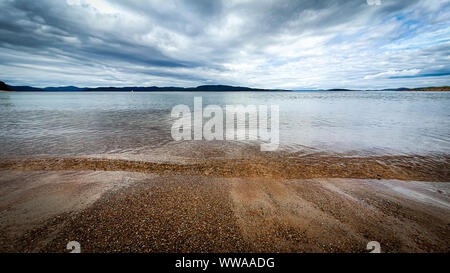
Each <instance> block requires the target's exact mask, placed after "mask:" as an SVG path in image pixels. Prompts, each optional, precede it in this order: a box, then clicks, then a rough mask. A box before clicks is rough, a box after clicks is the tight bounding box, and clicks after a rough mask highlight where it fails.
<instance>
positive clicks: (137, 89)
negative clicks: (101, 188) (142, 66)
mask: <svg viewBox="0 0 450 273" xmlns="http://www.w3.org/2000/svg"><path fill="white" fill-rule="evenodd" d="M0 91H27V92H32V91H47V92H131V91H134V92H149V91H161V92H163V91H295V90H282V89H260V88H250V87H243V86H230V85H200V86H197V87H173V86H169V87H158V86H147V87H145V86H129V87H113V86H110V87H77V86H59V87H45V88H36V87H32V86H12V85H8V84H6V83H4V82H2V81H0ZM296 91H301V90H296ZM305 91H353V90H351V89H343V88H336V89H328V90H323V89H317V90H305ZM367 91H450V86H437V87H420V88H406V87H401V88H395V89H393V88H390V89H382V90H367Z"/></svg>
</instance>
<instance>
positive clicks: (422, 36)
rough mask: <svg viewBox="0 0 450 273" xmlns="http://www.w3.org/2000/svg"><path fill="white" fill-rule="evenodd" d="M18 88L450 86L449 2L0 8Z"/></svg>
mask: <svg viewBox="0 0 450 273" xmlns="http://www.w3.org/2000/svg"><path fill="white" fill-rule="evenodd" d="M0 9H1V10H2V16H1V17H0V69H1V71H2V72H1V74H0V80H3V81H6V82H8V83H10V84H30V85H35V86H49V85H69V84H70V85H72V84H74V85H80V86H104V85H117V86H124V85H159V86H192V85H198V84H206V83H208V84H210V83H216V84H234V85H246V86H254V87H265V88H294V89H296V88H338V87H345V88H382V87H395V86H411V87H412V86H424V85H442V84H448V81H449V78H450V77H449V74H450V59H449V55H450V54H449V48H450V22H449V19H448V18H450V3H449V1H447V0H442V1H441V0H434V1H428V0H382V1H381V5H368V3H367V1H366V0H347V1H337V0H334V1H332V0H323V1H318V0H305V1H300V0H292V1H291V0H259V1H250V0H239V1H238V0H223V1H221V0H190V1H188V0H184V1H181V0H164V1H144V0H141V1H140V0H128V1H120V0H116V1H112V0H109V1H108V0H97V1H87V0H67V1H61V0H53V1H51V0H40V1H31V0H29V1H25V0H0Z"/></svg>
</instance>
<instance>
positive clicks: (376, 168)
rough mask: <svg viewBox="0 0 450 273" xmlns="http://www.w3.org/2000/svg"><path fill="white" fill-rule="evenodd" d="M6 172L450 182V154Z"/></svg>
mask: <svg viewBox="0 0 450 273" xmlns="http://www.w3.org/2000/svg"><path fill="white" fill-rule="evenodd" d="M0 170H24V171H27V170H28V171H128V172H141V173H154V174H160V175H164V174H166V175H195V176H204V177H228V178H232V177H267V178H273V179H294V178H297V179H309V178H359V179H398V180H415V181H435V182H436V181H440V182H450V156H448V155H433V156H419V155H410V156H373V157H357V156H352V157H345V156H342V155H320V154H319V155H317V154H312V155H305V156H298V157H296V156H287V155H285V154H283V153H273V154H268V155H266V156H264V157H261V156H258V157H254V158H231V159H227V158H221V159H201V158H190V159H189V160H188V161H187V162H185V163H181V162H171V161H169V162H152V161H147V160H133V159H121V158H107V157H88V156H86V157H59V158H55V157H46V158H16V159H13V158H12V159H0Z"/></svg>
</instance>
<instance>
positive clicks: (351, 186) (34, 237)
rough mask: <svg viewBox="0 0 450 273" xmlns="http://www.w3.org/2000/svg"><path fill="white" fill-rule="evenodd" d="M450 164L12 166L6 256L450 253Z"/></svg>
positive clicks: (3, 183)
mask: <svg viewBox="0 0 450 273" xmlns="http://www.w3.org/2000/svg"><path fill="white" fill-rule="evenodd" d="M449 162H450V161H449V160H448V157H445V156H434V157H423V156H385V157H365V158H362V157H342V156H340V157H338V156H335V157H334V156H320V155H315V156H305V157H292V158H289V157H286V156H284V155H283V156H281V155H279V154H277V155H272V156H270V157H268V158H251V159H250V158H241V159H226V158H223V159H212V160H204V159H202V158H193V159H191V160H190V161H189V163H185V164H182V163H179V162H165V163H164V162H149V161H137V160H126V159H119V158H115V159H107V158H89V157H82V158H32V159H30V158H29V159H2V160H1V161H0V228H1V233H0V242H1V244H0V251H1V252H66V251H67V250H66V244H67V243H68V242H69V241H72V240H76V241H78V242H80V244H81V247H82V251H83V252H366V251H367V250H366V245H367V243H368V242H369V241H378V242H380V244H381V249H382V252H449V251H450V245H449V243H448V242H449V239H450V184H449V183H446V182H449V181H450V178H449V169H450V168H449ZM439 181H440V182H439Z"/></svg>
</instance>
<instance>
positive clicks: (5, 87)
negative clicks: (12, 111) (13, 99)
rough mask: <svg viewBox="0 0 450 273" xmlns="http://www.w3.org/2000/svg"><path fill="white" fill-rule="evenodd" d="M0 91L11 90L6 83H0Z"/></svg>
mask: <svg viewBox="0 0 450 273" xmlns="http://www.w3.org/2000/svg"><path fill="white" fill-rule="evenodd" d="M0 91H11V89H10V88H9V86H8V85H6V83H4V82H1V81H0Z"/></svg>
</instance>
